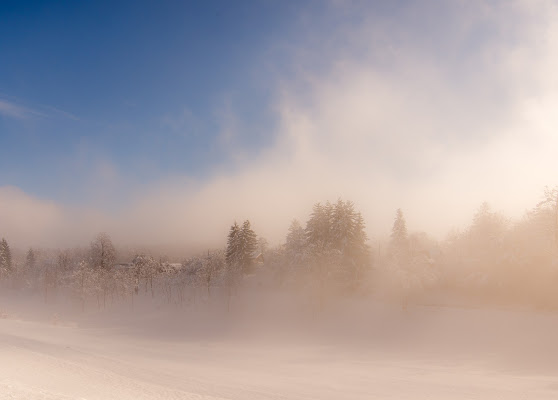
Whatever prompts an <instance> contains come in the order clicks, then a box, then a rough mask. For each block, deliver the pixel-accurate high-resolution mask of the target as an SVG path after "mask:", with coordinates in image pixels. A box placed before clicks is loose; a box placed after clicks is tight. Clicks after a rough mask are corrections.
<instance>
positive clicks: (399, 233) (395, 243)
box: [391, 208, 408, 252]
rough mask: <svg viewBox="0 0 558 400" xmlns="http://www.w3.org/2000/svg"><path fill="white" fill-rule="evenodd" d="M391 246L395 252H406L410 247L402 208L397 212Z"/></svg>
mask: <svg viewBox="0 0 558 400" xmlns="http://www.w3.org/2000/svg"><path fill="white" fill-rule="evenodd" d="M391 246H392V249H393V250H394V251H395V252H404V251H406V250H407V247H408V236H407V225H406V223H405V217H403V211H401V209H400V208H398V209H397V211H396V212H395V221H394V222H393V228H392V230H391Z"/></svg>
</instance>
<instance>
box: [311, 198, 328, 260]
mask: <svg viewBox="0 0 558 400" xmlns="http://www.w3.org/2000/svg"><path fill="white" fill-rule="evenodd" d="M331 216H332V206H331V204H330V203H329V202H327V203H326V205H325V206H322V205H321V204H320V203H316V204H314V207H313V208H312V214H311V215H310V219H309V220H308V222H307V223H306V229H305V231H306V240H307V243H308V245H309V246H311V247H313V248H314V249H320V250H323V249H325V248H326V247H327V246H328V245H329V244H330V241H331V238H330V228H331Z"/></svg>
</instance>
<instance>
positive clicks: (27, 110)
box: [0, 98, 79, 121]
mask: <svg viewBox="0 0 558 400" xmlns="http://www.w3.org/2000/svg"><path fill="white" fill-rule="evenodd" d="M0 116H3V117H6V118H15V119H20V120H25V119H29V118H62V119H71V120H74V121H77V120H79V118H78V117H77V116H76V115H74V114H72V113H69V112H67V111H64V110H60V109H59V108H56V107H52V106H45V105H41V106H37V107H28V106H25V105H22V104H21V103H19V102H15V101H13V100H7V99H5V98H4V99H2V98H0Z"/></svg>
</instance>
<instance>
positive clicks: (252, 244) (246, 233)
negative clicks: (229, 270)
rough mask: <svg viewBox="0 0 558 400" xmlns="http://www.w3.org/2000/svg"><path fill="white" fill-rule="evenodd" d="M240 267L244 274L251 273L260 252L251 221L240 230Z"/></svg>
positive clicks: (246, 222)
mask: <svg viewBox="0 0 558 400" xmlns="http://www.w3.org/2000/svg"><path fill="white" fill-rule="evenodd" d="M239 239H240V253H239V260H240V265H241V267H242V270H243V272H244V273H247V272H250V271H251V269H252V265H253V263H254V258H255V257H256V255H257V254H256V252H257V251H258V238H257V236H256V233H255V232H254V231H253V230H252V228H251V226H250V221H249V220H246V221H244V223H243V224H242V228H241V229H240V237H239Z"/></svg>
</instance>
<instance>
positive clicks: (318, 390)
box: [0, 308, 558, 400]
mask: <svg viewBox="0 0 558 400" xmlns="http://www.w3.org/2000/svg"><path fill="white" fill-rule="evenodd" d="M373 318H376V319H377V322H380V321H381V319H380V317H379V316H378V315H376V316H375V317H373ZM346 322H347V321H343V323H346ZM383 325H384V326H387V327H388V328H386V329H390V330H391V329H395V328H397V330H403V331H406V332H404V333H398V334H394V335H391V337H388V336H389V335H384V334H380V333H378V334H376V335H375V336H374V337H371V338H370V340H369V341H366V340H363V338H362V337H361V338H357V337H353V338H352V339H349V338H347V337H344V335H345V334H344V333H343V332H342V331H337V332H336V335H335V337H333V336H332V337H330V338H327V339H324V338H322V339H320V340H315V341H314V340H308V336H305V337H304V338H303V337H302V336H300V338H299V339H296V338H295V337H294V336H293V335H291V336H289V337H288V339H286V338H284V339H283V340H279V339H277V338H273V339H272V338H271V336H269V338H268V336H266V335H265V333H264V331H259V332H257V333H256V334H255V335H253V336H250V335H245V337H244V338H241V336H242V335H234V334H231V333H230V332H229V333H227V334H223V335H220V336H219V335H213V336H212V338H211V339H208V340H201V338H200V336H197V337H192V336H191V337H188V336H187V335H186V336H185V337H184V339H180V338H176V337H175V338H166V339H162V338H157V337H155V336H153V335H142V334H141V332H140V330H138V331H137V332H136V334H130V333H129V332H126V333H123V332H122V331H119V330H115V329H110V328H106V327H104V328H103V327H96V328H95V327H93V328H91V327H90V328H83V327H81V328H80V327H71V326H52V325H49V324H47V323H38V322H28V321H19V320H16V319H9V318H8V319H0V399H2V400H4V399H30V400H36V399H53V400H62V399H63V400H65V399H87V400H93V399H99V400H100V399H102V400H107V399H122V400H128V399H130V400H131V399H134V400H135V399H341V398H342V399H374V398H377V399H387V398H396V399H472V398H474V399H495V398H505V399H525V398H537V399H555V398H557V396H558V379H557V378H556V376H557V375H556V373H555V372H556V368H555V367H556V364H558V362H555V361H554V360H556V357H555V356H556V354H555V351H554V350H552V349H553V348H554V346H553V339H552V338H553V337H555V336H554V333H553V330H554V332H555V330H556V328H557V327H558V323H557V320H556V318H555V317H554V316H553V315H535V314H531V313H527V312H523V313H520V312H516V313H510V312H505V311H497V310H492V311H490V312H487V311H482V310H460V309H451V308H448V309H443V310H440V309H434V308H422V309H418V308H417V309H415V310H413V311H412V313H411V314H410V315H407V314H402V313H401V314H398V315H396V316H394V317H392V318H391V319H390V320H387V319H384V320H383ZM327 326H328V325H327V324H325V323H324V324H322V325H320V329H326V328H325V327H327ZM513 326H522V327H523V332H522V333H520V334H519V333H518V332H517V331H515V332H514V331H513V330H510V329H509V328H510V327H513ZM142 329H143V328H142ZM543 331H546V332H544V334H543ZM239 332H241V333H242V331H239ZM483 332H485V333H486V334H482V333H483ZM502 332H505V334H506V335H507V336H505V337H504V336H502ZM384 333H385V332H384ZM258 336H259V337H258ZM410 337H414V338H415V339H414V340H410V339H409V338H410ZM498 338H501V340H498ZM353 339H354V340H353ZM546 346H547V347H546ZM545 347H546V348H547V349H548V351H545ZM545 353H548V354H546V356H545Z"/></svg>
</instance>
